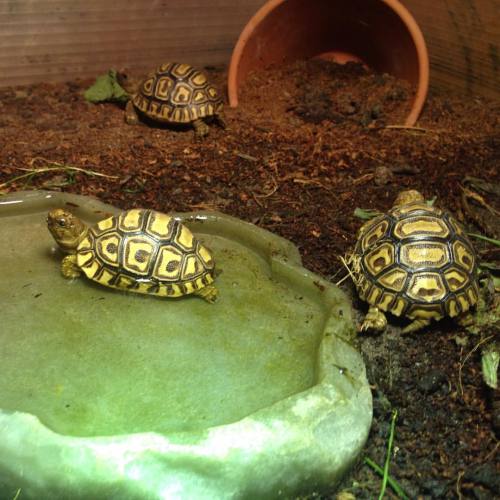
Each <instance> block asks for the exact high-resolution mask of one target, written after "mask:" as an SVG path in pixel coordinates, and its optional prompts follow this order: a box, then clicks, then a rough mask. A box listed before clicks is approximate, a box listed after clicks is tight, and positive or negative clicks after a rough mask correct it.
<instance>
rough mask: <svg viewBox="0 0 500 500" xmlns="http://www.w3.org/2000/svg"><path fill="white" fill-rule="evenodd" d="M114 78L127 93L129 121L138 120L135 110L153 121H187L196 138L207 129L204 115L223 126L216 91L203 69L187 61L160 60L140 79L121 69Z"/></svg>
mask: <svg viewBox="0 0 500 500" xmlns="http://www.w3.org/2000/svg"><path fill="white" fill-rule="evenodd" d="M117 80H118V83H119V84H120V85H121V86H122V87H123V88H124V89H125V91H126V92H127V93H128V94H130V100H129V101H128V102H127V107H126V110H125V119H126V121H127V123H129V124H133V125H135V124H137V123H138V121H139V118H138V114H137V111H139V112H140V113H143V114H144V115H145V116H147V117H148V118H151V119H152V120H155V121H157V122H163V123H171V124H173V123H185V124H186V123H191V124H192V125H193V127H194V129H195V134H196V136H197V137H199V138H202V137H204V136H206V135H207V134H208V132H209V128H208V125H207V123H206V120H207V119H210V118H212V119H215V121H216V122H217V123H218V124H219V125H220V126H221V127H225V121H224V117H223V112H222V108H223V103H222V98H221V96H220V94H219V91H218V90H217V89H216V87H215V86H214V85H212V84H211V83H210V82H209V80H208V79H207V77H206V76H205V74H204V73H202V72H201V71H199V70H197V69H195V68H192V67H191V66H189V65H188V64H179V63H165V64H162V65H161V66H159V67H158V68H156V70H155V71H153V72H152V73H150V74H148V75H147V76H146V78H145V79H144V80H142V81H140V80H136V79H134V78H132V77H130V76H129V75H128V74H127V73H126V72H124V71H122V72H118V73H117Z"/></svg>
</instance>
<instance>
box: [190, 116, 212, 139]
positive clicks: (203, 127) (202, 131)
mask: <svg viewBox="0 0 500 500" xmlns="http://www.w3.org/2000/svg"><path fill="white" fill-rule="evenodd" d="M193 127H194V135H195V136H196V138H197V139H203V138H204V137H206V136H207V135H208V132H209V131H210V129H209V127H208V125H207V124H206V123H205V122H204V121H203V120H202V119H201V118H198V120H195V121H194V122H193Z"/></svg>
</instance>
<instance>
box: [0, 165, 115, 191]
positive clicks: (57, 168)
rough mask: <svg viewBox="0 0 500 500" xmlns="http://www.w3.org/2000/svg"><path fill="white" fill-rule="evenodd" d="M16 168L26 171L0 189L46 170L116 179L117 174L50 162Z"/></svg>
mask: <svg viewBox="0 0 500 500" xmlns="http://www.w3.org/2000/svg"><path fill="white" fill-rule="evenodd" d="M30 163H31V164H32V163H33V160H32V161H31V162H30ZM16 169H17V170H22V171H23V172H26V173H25V174H21V175H18V176H16V177H13V178H12V179H9V180H8V181H5V182H3V183H2V184H0V189H2V188H4V187H5V186H8V185H9V184H12V183H13V182H16V181H18V180H21V179H25V178H26V177H33V176H34V175H39V174H44V173H47V172H60V171H64V172H81V173H83V174H86V175H90V176H97V177H106V178H108V179H118V176H116V175H107V174H101V173H100V172H95V171H94V170H87V169H85V168H80V167H73V166H70V165H61V164H59V163H52V164H50V165H48V166H46V167H39V168H22V167H16Z"/></svg>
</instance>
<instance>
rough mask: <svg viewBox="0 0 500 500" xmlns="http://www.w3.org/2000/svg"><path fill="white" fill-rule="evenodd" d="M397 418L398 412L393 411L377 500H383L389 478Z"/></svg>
mask: <svg viewBox="0 0 500 500" xmlns="http://www.w3.org/2000/svg"><path fill="white" fill-rule="evenodd" d="M397 417H398V411H397V410H394V411H393V412H392V418H391V429H390V432H389V440H388V442H387V455H386V457H385V464H384V475H383V477H382V487H381V488H380V495H379V497H378V498H379V500H382V498H384V494H385V489H386V487H387V478H388V477H389V464H390V463H391V454H392V445H393V443H394V429H395V427H396V418H397Z"/></svg>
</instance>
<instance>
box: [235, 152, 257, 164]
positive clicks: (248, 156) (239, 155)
mask: <svg viewBox="0 0 500 500" xmlns="http://www.w3.org/2000/svg"><path fill="white" fill-rule="evenodd" d="M235 154H236V156H237V157H238V158H242V159H243V160H248V161H252V162H256V161H259V159H258V158H255V156H251V155H247V154H245V153H235Z"/></svg>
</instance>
